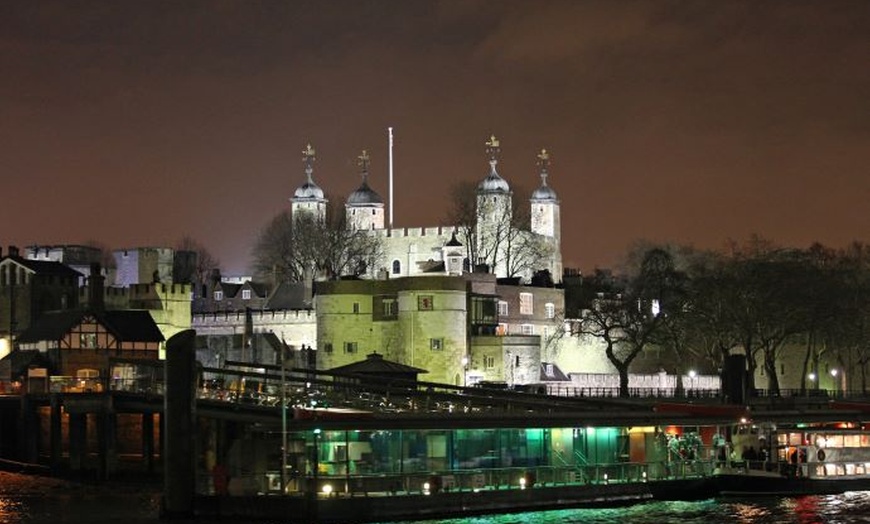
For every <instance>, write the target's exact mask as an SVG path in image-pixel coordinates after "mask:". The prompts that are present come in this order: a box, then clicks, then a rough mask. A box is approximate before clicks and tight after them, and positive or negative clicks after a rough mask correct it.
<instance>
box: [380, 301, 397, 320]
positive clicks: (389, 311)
mask: <svg viewBox="0 0 870 524" xmlns="http://www.w3.org/2000/svg"><path fill="white" fill-rule="evenodd" d="M383 306H384V316H385V317H395V316H396V315H398V314H399V304H398V302H396V300H395V299H392V298H388V299H384V302H383Z"/></svg>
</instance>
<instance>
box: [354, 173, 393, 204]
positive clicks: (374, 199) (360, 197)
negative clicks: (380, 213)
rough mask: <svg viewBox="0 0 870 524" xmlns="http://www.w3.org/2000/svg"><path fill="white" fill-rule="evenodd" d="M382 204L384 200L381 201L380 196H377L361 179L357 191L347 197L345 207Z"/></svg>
mask: <svg viewBox="0 0 870 524" xmlns="http://www.w3.org/2000/svg"><path fill="white" fill-rule="evenodd" d="M383 203H384V199H382V198H381V195H379V194H377V192H375V190H374V189H372V188H370V187H369V184H368V182H366V180H365V179H363V183H362V185H361V186H359V189H357V190H356V191H354V192H353V193H351V194H350V196H349V197H347V205H349V206H365V205H372V204H383Z"/></svg>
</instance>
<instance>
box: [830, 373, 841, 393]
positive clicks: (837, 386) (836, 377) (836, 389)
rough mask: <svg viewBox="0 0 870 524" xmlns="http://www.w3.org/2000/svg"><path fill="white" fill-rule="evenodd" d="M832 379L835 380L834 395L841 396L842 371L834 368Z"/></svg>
mask: <svg viewBox="0 0 870 524" xmlns="http://www.w3.org/2000/svg"><path fill="white" fill-rule="evenodd" d="M831 377H833V379H834V393H835V394H837V395H839V394H840V370H839V369H837V368H834V369H832V370H831Z"/></svg>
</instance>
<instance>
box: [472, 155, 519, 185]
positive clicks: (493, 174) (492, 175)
mask: <svg viewBox="0 0 870 524" xmlns="http://www.w3.org/2000/svg"><path fill="white" fill-rule="evenodd" d="M495 164H496V161H495V160H491V161H490V162H489V165H490V170H489V175H487V177H486V178H484V179H483V180H481V182H480V184H478V185H477V191H478V192H479V193H510V191H511V186H510V185H508V183H507V180H505V179H503V178H502V177H501V176H499V174H498V171H496V170H495Z"/></svg>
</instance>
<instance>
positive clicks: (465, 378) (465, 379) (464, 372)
mask: <svg viewBox="0 0 870 524" xmlns="http://www.w3.org/2000/svg"><path fill="white" fill-rule="evenodd" d="M467 386H468V357H462V387H467Z"/></svg>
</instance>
